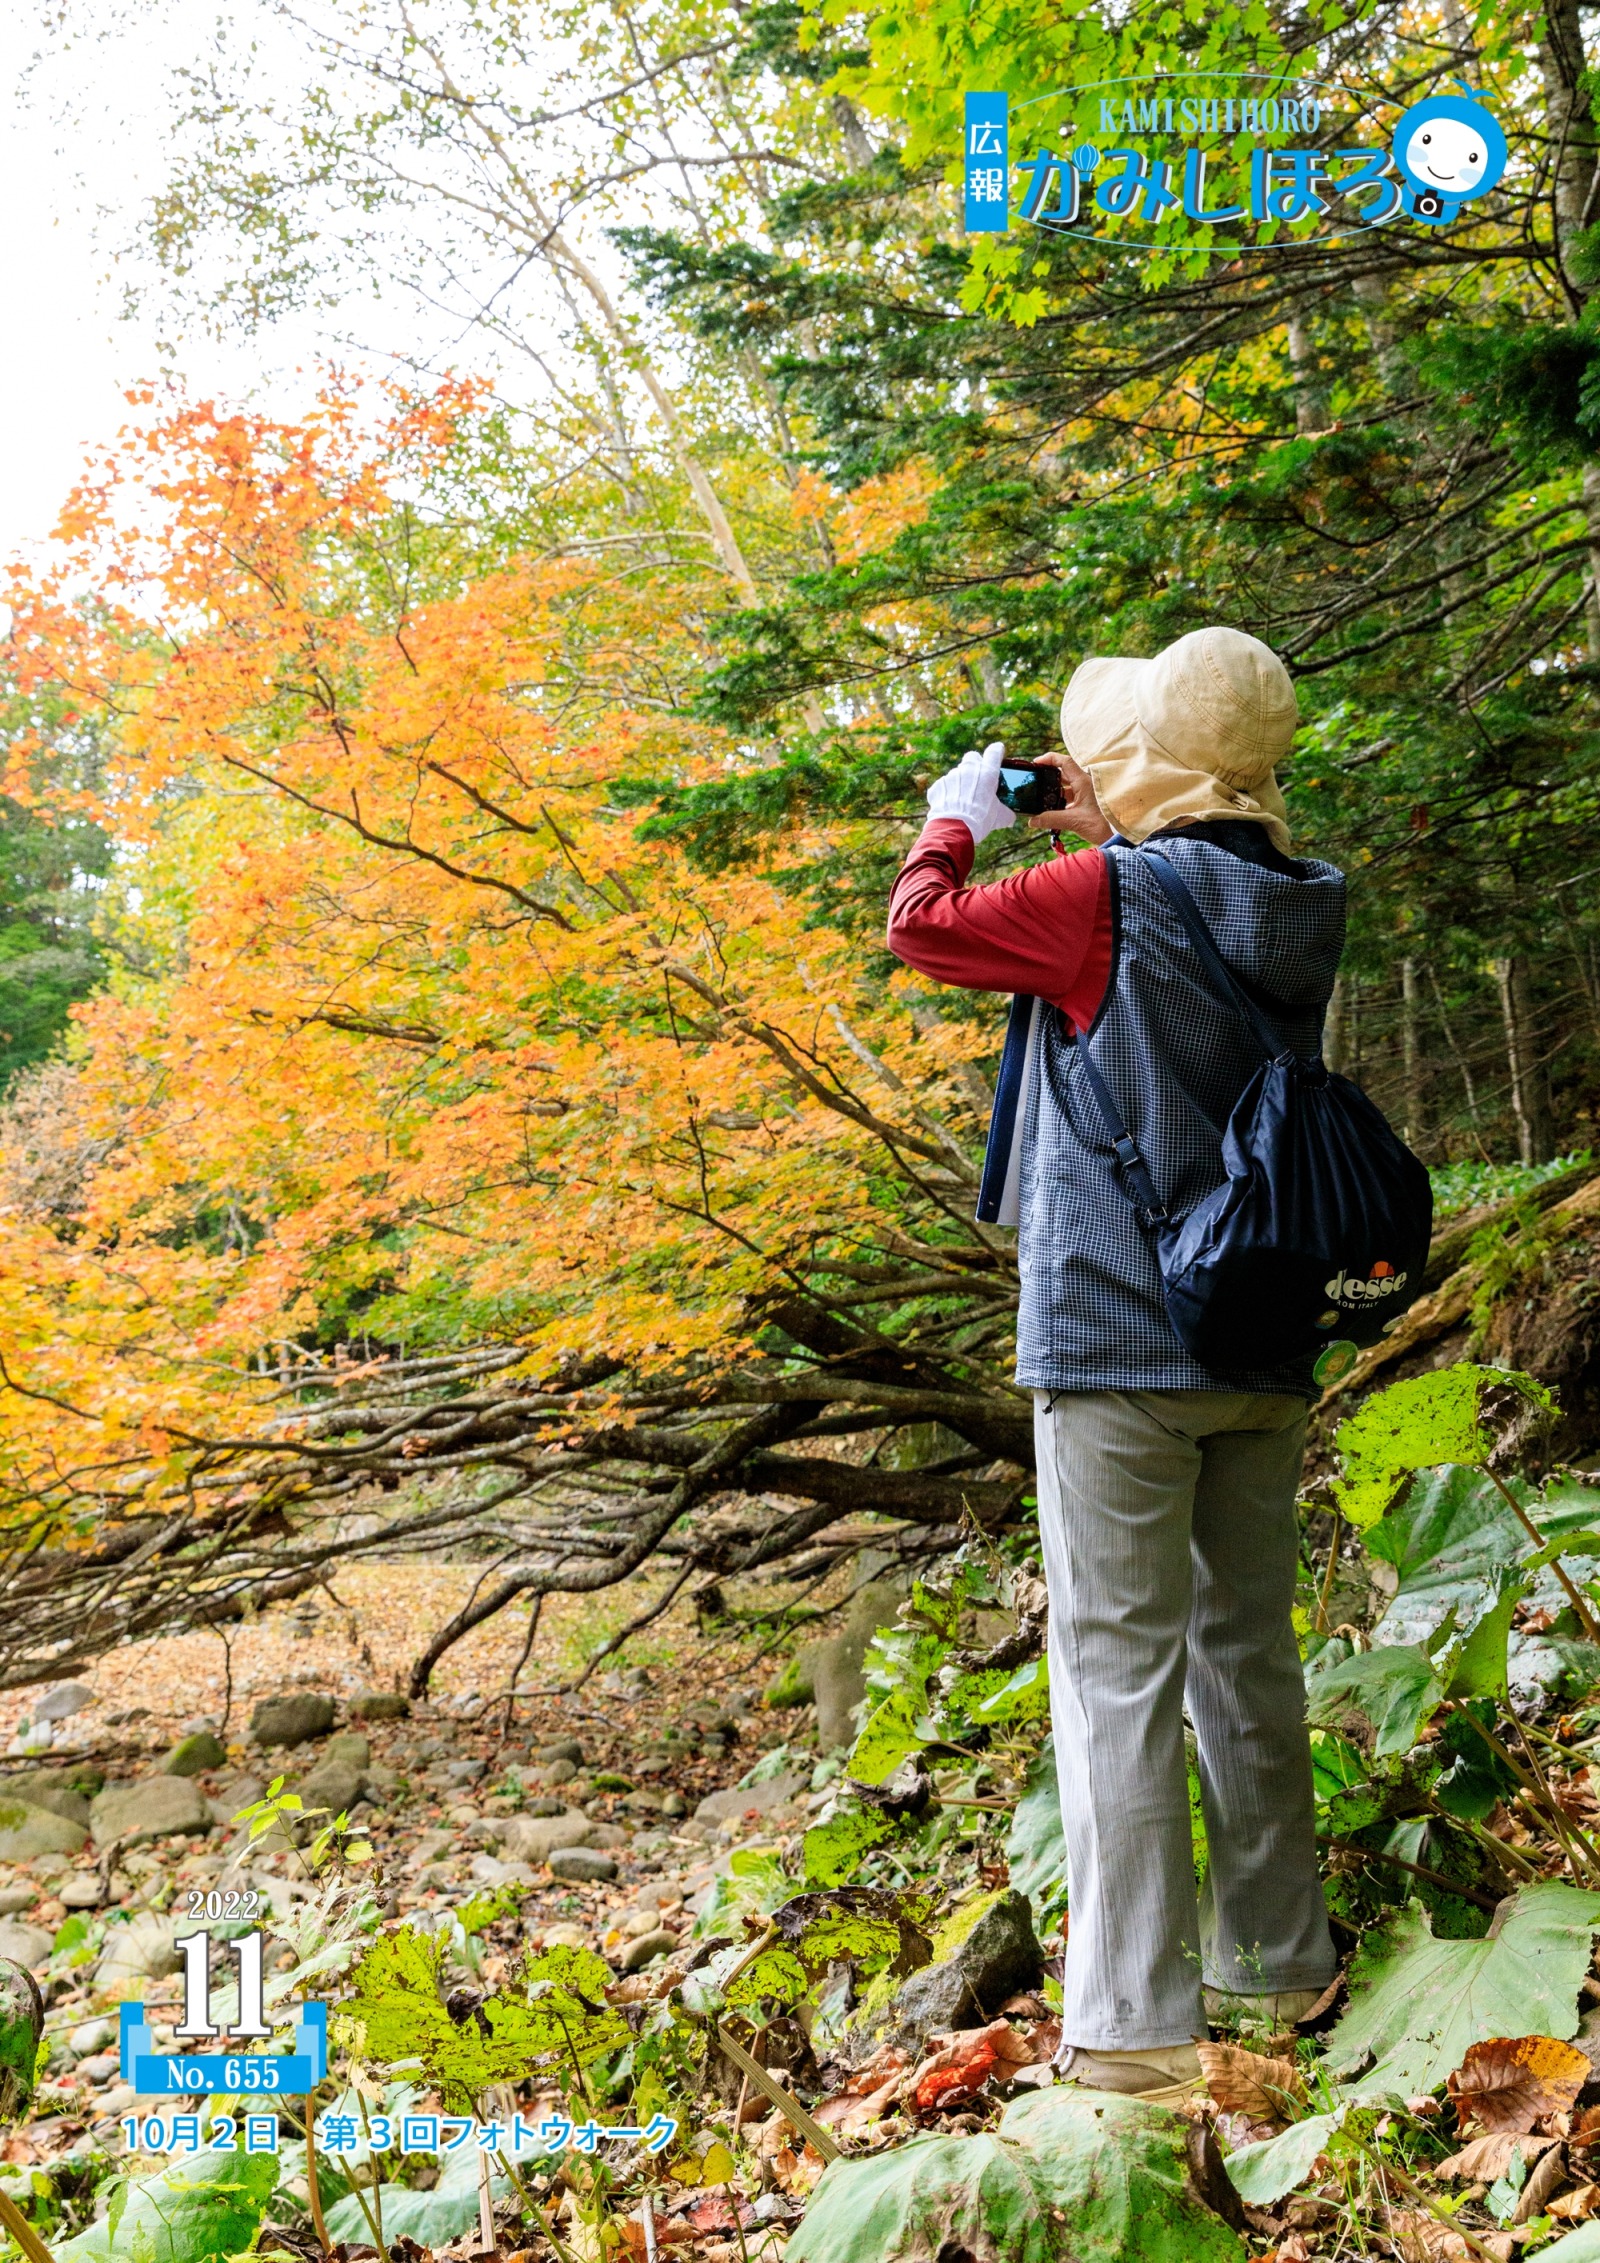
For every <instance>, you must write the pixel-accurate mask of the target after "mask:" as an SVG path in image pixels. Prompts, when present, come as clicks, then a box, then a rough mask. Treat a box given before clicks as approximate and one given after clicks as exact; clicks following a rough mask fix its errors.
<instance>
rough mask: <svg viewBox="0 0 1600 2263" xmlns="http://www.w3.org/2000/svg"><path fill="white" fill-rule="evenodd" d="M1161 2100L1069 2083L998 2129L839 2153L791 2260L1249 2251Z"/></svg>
mask: <svg viewBox="0 0 1600 2263" xmlns="http://www.w3.org/2000/svg"><path fill="white" fill-rule="evenodd" d="M1186 2136H1187V2126H1186V2124H1185V2123H1184V2122H1182V2121H1181V2120H1180V2119H1179V2117H1178V2116H1177V2115H1176V2114H1172V2113H1169V2112H1168V2111H1167V2110H1166V2109H1165V2108H1164V2107H1161V2106H1151V2105H1147V2104H1145V2103H1143V2102H1142V2101H1141V2100H1139V2099H1135V2098H1118V2097H1113V2096H1111V2095H1109V2094H1107V2093H1104V2092H1088V2091H1078V2090H1072V2089H1058V2090H1050V2091H1044V2092H1041V2093H1038V2094H1036V2095H1035V2096H1033V2097H1031V2098H1025V2099H1020V2100H1018V2102H1017V2103H1016V2104H1015V2105H1012V2106H1009V2107H1008V2108H1007V2109H1006V2112H1005V2114H1004V2116H1003V2118H1002V2120H1001V2123H1000V2127H999V2129H998V2131H996V2132H994V2133H992V2134H989V2133H986V2134H984V2135H982V2136H977V2137H961V2138H950V2137H934V2138H918V2139H915V2140H913V2142H912V2143H911V2144H910V2145H902V2146H900V2147H898V2148H897V2149H896V2150H895V2151H893V2152H890V2153H882V2154H878V2155H876V2156H875V2157H873V2158H871V2159H869V2160H856V2161H836V2162H834V2163H833V2164H832V2166H831V2167H830V2168H829V2169H828V2170H827V2171H826V2173H825V2174H824V2176H823V2177H822V2180H821V2182H820V2183H819V2184H818V2186H817V2189H816V2192H815V2194H814V2196H813V2198H812V2201H811V2205H810V2207H809V2209H808V2210H807V2212H806V2218H805V2222H804V2223H803V2224H802V2225H801V2227H800V2230H799V2231H798V2233H797V2234H796V2235H795V2237H794V2239H793V2240H791V2241H790V2243H789V2249H788V2257H787V2263H937V2259H939V2258H948V2257H950V2256H952V2255H956V2254H965V2255H968V2256H971V2257H972V2258H973V2259H974V2263H1243V2259H1244V2253H1245V2250H1244V2248H1243V2246H1242V2244H1241V2243H1240V2241H1239V2239H1238V2238H1237V2237H1236V2235H1235V2234H1234V2233H1233V2232H1231V2231H1230V2230H1229V2229H1228V2227H1227V2225H1226V2224H1224V2223H1223V2221H1222V2219H1221V2218H1220V2217H1219V2216H1215V2215H1213V2214H1212V2212H1211V2210H1210V2209H1209V2208H1207V2207H1206V2206H1205V2205H1204V2204H1203V2202H1201V2201H1200V2200H1198V2199H1197V2198H1196V2197H1195V2195H1194V2193H1193V2191H1192V2189H1191V2187H1190V2184H1189V2180H1188V2173H1187V2155H1186V2151H1185V2140H1186Z"/></svg>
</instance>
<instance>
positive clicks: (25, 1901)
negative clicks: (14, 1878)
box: [0, 1886, 39, 1917]
mask: <svg viewBox="0 0 1600 2263" xmlns="http://www.w3.org/2000/svg"><path fill="white" fill-rule="evenodd" d="M38 1899H39V1889H38V1887H37V1886H6V1887H4V1888H0V1917H20V1916H21V1914H22V1912H23V1911H24V1910H25V1909H32V1907H33V1905H34V1903H35V1902H36V1901H37V1900H38Z"/></svg>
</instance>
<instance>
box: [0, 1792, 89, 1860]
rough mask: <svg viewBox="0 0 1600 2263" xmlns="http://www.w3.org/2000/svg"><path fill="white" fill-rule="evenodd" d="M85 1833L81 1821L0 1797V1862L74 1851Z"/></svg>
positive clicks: (84, 1836)
mask: <svg viewBox="0 0 1600 2263" xmlns="http://www.w3.org/2000/svg"><path fill="white" fill-rule="evenodd" d="M88 1836H89V1834H88V1832H87V1831H86V1830H85V1829H84V1827H83V1825H82V1824H81V1823H74V1822H72V1821H71V1820H70V1819H69V1818H68V1817H67V1816H65V1815H55V1814H53V1813H52V1812H51V1810H50V1809H49V1808H48V1807H35V1806H33V1805H32V1804H31V1802H29V1801H26V1800H20V1799H0V1862H34V1861H36V1860H37V1859H38V1857H39V1856H40V1855H42V1854H76V1853H77V1851H78V1849H79V1848H80V1847H81V1846H82V1845H83V1842H84V1840H85V1839H86V1838H87V1837H88Z"/></svg>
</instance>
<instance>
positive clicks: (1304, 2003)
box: [1205, 1988, 1328, 2033]
mask: <svg viewBox="0 0 1600 2263" xmlns="http://www.w3.org/2000/svg"><path fill="white" fill-rule="evenodd" d="M1327 1992H1328V1991H1327V1989H1326V1988H1280V1989H1278V1990H1277V1991H1276V1992H1273V1993H1268V1994H1266V1995H1261V1996H1246V1995H1236V1994H1235V1993H1234V1992H1233V1991H1232V1990H1231V1989H1228V1988H1208V1989H1207V1990H1206V1991H1205V1998H1206V2016H1207V2018H1208V2019H1214V2020H1217V2021H1218V2022H1220V2023H1222V2024H1224V2025H1226V2026H1229V2027H1242V2028H1245V2029H1247V2030H1252V2031H1253V2030H1255V2029H1258V2028H1264V2029H1270V2030H1271V2031H1273V2032H1274V2033H1276V2032H1278V2031H1279V2030H1281V2029H1283V2028H1286V2027H1293V2026H1294V2024H1295V2022H1296V2021H1297V2020H1302V2019H1304V2018H1305V2016H1306V2014H1307V2012H1308V2011H1310V2010H1311V2008H1312V2006H1313V2005H1314V2004H1320V2003H1321V2001H1322V1999H1323V1997H1324V1996H1325V1995H1326V1994H1327Z"/></svg>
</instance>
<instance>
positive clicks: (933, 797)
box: [928, 739, 1017, 848]
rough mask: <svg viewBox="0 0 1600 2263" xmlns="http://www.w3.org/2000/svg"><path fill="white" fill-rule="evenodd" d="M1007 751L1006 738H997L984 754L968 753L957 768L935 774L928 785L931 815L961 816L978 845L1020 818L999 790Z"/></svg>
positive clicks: (974, 845)
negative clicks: (1002, 765) (988, 836)
mask: <svg viewBox="0 0 1600 2263" xmlns="http://www.w3.org/2000/svg"><path fill="white" fill-rule="evenodd" d="M1005 751H1006V750H1005V744H1004V742H1003V741H1002V740H1000V739H994V740H992V741H991V742H990V744H989V745H988V746H986V747H985V748H984V750H983V752H982V754H978V753H972V754H964V755H963V756H962V757H961V760H960V761H959V762H958V763H957V764H956V767H955V768H954V769H953V770H947V771H946V772H945V774H944V776H943V777H942V778H935V780H934V781H933V784H932V785H931V786H930V787H929V788H928V815H929V816H930V817H959V818H960V820H961V822H962V824H963V825H964V826H965V827H966V828H967V831H968V832H969V833H970V834H971V835H972V845H973V847H974V848H976V847H977V845H978V843H979V842H980V841H981V840H982V839H983V838H984V836H985V835H986V834H988V833H993V832H997V831H998V830H999V828H1000V827H1001V826H1002V825H1014V824H1015V823H1016V821H1017V817H1016V811H1015V810H1011V809H1007V807H1006V805H1005V803H1004V802H1003V801H1002V800H1001V799H1000V796H999V794H998V792H997V791H996V788H997V787H998V786H999V783H1000V765H1001V763H1002V762H1003V761H1004V759H1005Z"/></svg>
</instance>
